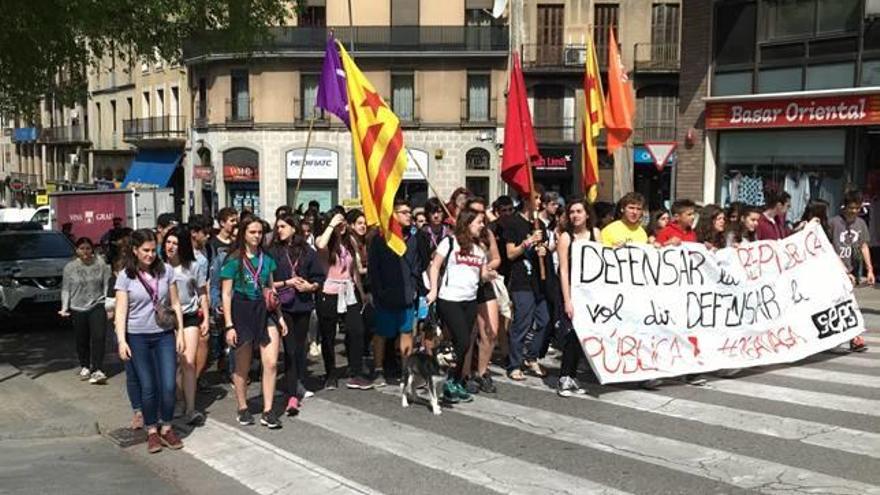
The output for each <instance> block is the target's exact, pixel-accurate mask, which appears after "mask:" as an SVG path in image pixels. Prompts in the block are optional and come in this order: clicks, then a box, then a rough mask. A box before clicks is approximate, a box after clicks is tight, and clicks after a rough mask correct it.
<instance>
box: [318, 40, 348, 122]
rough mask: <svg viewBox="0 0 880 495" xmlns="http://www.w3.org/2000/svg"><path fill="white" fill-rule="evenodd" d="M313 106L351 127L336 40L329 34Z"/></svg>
mask: <svg viewBox="0 0 880 495" xmlns="http://www.w3.org/2000/svg"><path fill="white" fill-rule="evenodd" d="M315 106H316V107H318V108H322V109H324V110H326V111H328V112H330V113H332V114H333V115H335V116H337V117H339V120H341V121H343V122H345V125H346V127H348V128H351V124H349V121H348V119H349V116H348V89H347V88H346V85H345V71H344V70H343V69H342V61H341V60H340V58H339V50H338V49H337V48H336V40H335V39H333V36H332V35H331V36H330V37H329V38H328V39H327V49H326V50H325V51H324V68H323V69H321V83H320V84H319V85H318V100H317V101H316V102H315Z"/></svg>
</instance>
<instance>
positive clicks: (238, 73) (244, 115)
mask: <svg viewBox="0 0 880 495" xmlns="http://www.w3.org/2000/svg"><path fill="white" fill-rule="evenodd" d="M231 78H232V84H231V89H232V94H231V103H232V105H231V111H232V112H231V117H232V118H233V119H235V120H249V119H250V118H251V94H250V85H249V82H248V71H247V70H246V69H236V70H233V71H232V72H231Z"/></svg>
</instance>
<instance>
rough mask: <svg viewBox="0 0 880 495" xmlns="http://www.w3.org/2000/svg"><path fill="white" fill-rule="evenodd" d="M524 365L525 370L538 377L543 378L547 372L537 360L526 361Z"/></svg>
mask: <svg viewBox="0 0 880 495" xmlns="http://www.w3.org/2000/svg"><path fill="white" fill-rule="evenodd" d="M525 366H526V371H528V372H530V373H531V374H533V375H535V376H537V377H538V378H544V377H545V376H547V372H546V371H544V368H543V367H541V365H540V364H538V361H526V362H525Z"/></svg>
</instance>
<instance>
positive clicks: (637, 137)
mask: <svg viewBox="0 0 880 495" xmlns="http://www.w3.org/2000/svg"><path fill="white" fill-rule="evenodd" d="M675 133H676V128H675V126H674V125H669V124H664V125H644V126H641V127H636V128H635V129H634V130H633V142H635V143H650V142H652V141H675Z"/></svg>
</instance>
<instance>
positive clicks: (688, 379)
mask: <svg viewBox="0 0 880 495" xmlns="http://www.w3.org/2000/svg"><path fill="white" fill-rule="evenodd" d="M684 381H685V383H687V384H688V385H693V386H695V387H702V386H703V385H705V384H706V383H708V382H709V381H708V380H706V379H705V378H703V375H685V377H684Z"/></svg>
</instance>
